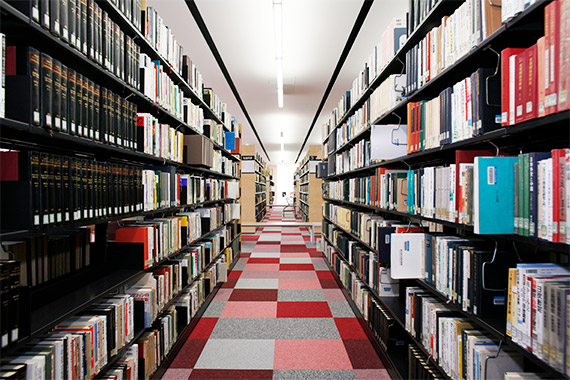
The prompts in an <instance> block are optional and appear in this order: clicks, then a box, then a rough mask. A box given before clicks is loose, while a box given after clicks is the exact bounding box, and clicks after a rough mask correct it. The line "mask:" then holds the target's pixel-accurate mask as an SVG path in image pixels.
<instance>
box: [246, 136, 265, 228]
mask: <svg viewBox="0 0 570 380" xmlns="http://www.w3.org/2000/svg"><path fill="white" fill-rule="evenodd" d="M241 149H242V167H241V180H240V187H241V194H242V198H241V199H242V210H241V221H242V223H251V222H260V221H262V220H263V218H264V217H265V213H266V212H267V204H268V203H267V201H268V199H269V197H268V189H269V182H268V177H269V174H268V170H267V165H266V164H265V163H264V162H263V161H262V159H261V156H260V155H259V153H257V152H256V151H255V145H248V144H244V145H242V148H241ZM255 230H256V228H255V227H244V228H243V232H244V233H254V232H255Z"/></svg>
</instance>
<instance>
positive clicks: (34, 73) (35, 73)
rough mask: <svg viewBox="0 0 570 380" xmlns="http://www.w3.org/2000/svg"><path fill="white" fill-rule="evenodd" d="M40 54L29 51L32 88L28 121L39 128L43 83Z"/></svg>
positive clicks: (31, 49)
mask: <svg viewBox="0 0 570 380" xmlns="http://www.w3.org/2000/svg"><path fill="white" fill-rule="evenodd" d="M40 57H41V56H40V53H39V52H38V51H37V50H36V49H34V48H30V49H29V63H28V64H29V67H30V75H31V77H32V78H31V80H32V88H31V90H30V91H31V92H32V94H31V100H30V102H31V104H30V108H31V109H30V120H31V122H32V125H37V126H41V125H42V118H43V117H42V107H41V102H42V97H41V91H42V86H43V84H42V81H43V75H42V74H43V72H42V70H41V69H40Z"/></svg>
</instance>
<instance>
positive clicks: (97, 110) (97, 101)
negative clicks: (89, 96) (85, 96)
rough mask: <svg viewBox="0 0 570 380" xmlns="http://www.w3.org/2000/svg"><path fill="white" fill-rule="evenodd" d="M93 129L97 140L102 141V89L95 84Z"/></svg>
mask: <svg viewBox="0 0 570 380" xmlns="http://www.w3.org/2000/svg"><path fill="white" fill-rule="evenodd" d="M93 129H94V130H95V140H96V141H101V87H100V86H99V85H98V84H96V83H94V84H93Z"/></svg>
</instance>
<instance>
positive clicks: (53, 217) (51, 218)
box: [49, 214, 55, 223]
mask: <svg viewBox="0 0 570 380" xmlns="http://www.w3.org/2000/svg"><path fill="white" fill-rule="evenodd" d="M49 222H50V223H55V214H49Z"/></svg>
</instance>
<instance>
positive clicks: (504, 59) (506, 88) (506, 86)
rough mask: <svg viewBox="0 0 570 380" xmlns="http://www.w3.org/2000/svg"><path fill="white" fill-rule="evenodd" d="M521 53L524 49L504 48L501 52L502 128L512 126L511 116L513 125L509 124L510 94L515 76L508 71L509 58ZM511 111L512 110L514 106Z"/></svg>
mask: <svg viewBox="0 0 570 380" xmlns="http://www.w3.org/2000/svg"><path fill="white" fill-rule="evenodd" d="M522 51H524V49H520V48H506V49H504V50H503V51H501V119H502V123H501V124H502V125H503V126H506V125H510V124H514V119H515V118H514V115H512V120H513V123H509V120H511V115H510V113H511V111H510V110H511V93H513V94H514V90H515V76H514V72H513V73H511V70H510V57H511V56H513V55H514V56H516V55H517V54H519V53H520V52H522ZM511 74H512V75H511ZM513 100H514V97H513ZM513 105H514V103H513ZM512 109H513V110H514V106H513V107H512Z"/></svg>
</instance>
